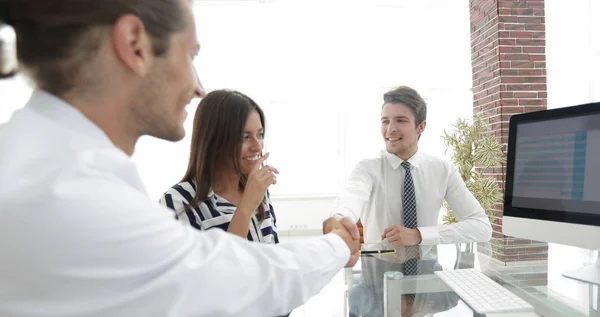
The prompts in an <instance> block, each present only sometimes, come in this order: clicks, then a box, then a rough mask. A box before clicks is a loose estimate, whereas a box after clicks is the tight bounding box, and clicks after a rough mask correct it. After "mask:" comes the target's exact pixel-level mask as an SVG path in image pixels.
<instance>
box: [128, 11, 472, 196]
mask: <svg viewBox="0 0 600 317" xmlns="http://www.w3.org/2000/svg"><path fill="white" fill-rule="evenodd" d="M353 3H354V4H348V2H339V1H337V2H336V1H321V2H314V1H300V0H296V1H266V2H262V3H261V2H259V1H254V2H253V1H243V2H240V1H237V2H226V3H222V2H219V1H197V2H196V3H195V13H196V23H197V28H198V34H199V39H200V43H201V45H202V50H201V52H200V55H199V57H198V59H197V63H196V66H197V70H198V73H199V75H200V77H201V79H202V81H203V83H204V85H205V86H206V87H207V89H209V90H212V89H219V88H232V89H238V90H240V91H242V92H244V93H246V94H248V95H249V96H250V97H252V98H253V99H254V100H256V101H257V102H258V103H259V104H260V105H261V107H262V108H263V109H264V111H265V114H266V116H267V139H266V151H269V152H271V156H270V158H269V162H268V163H269V164H270V165H273V166H275V167H277V168H278V169H279V170H280V172H281V174H280V175H279V176H278V184H277V185H276V186H273V187H272V189H271V192H272V195H273V196H274V197H281V196H286V197H288V196H303V197H306V196H324V195H325V196H335V195H337V193H338V192H339V190H340V188H341V186H343V184H344V181H345V178H346V176H347V174H348V172H349V171H350V169H351V168H352V166H353V165H354V164H356V163H357V162H358V161H359V160H360V159H363V158H366V157H368V156H370V155H373V154H376V153H377V152H378V151H379V150H380V149H382V148H383V141H382V140H381V136H380V120H379V116H380V111H381V105H382V95H383V93H384V92H385V91H387V90H389V89H390V88H392V87H393V86H396V85H408V86H412V87H414V88H416V89H417V90H418V91H419V92H420V93H421V94H422V95H423V96H424V97H425V98H426V99H427V100H428V103H429V111H428V126H427V129H426V132H425V134H424V135H423V137H422V138H421V141H420V145H421V148H422V149H423V150H424V151H427V152H430V153H433V154H438V155H444V150H443V147H442V146H443V144H442V141H441V134H442V131H443V130H444V129H446V128H448V127H449V126H450V125H451V124H452V123H453V122H454V121H455V120H456V118H457V117H459V116H470V115H471V114H472V93H471V91H470V88H471V61H470V44H469V43H470V33H469V7H468V3H466V2H464V1H453V2H452V3H449V2H444V3H445V5H441V4H440V5H439V6H438V5H435V6H433V5H432V6H430V5H427V4H419V3H418V2H410V1H401V2H397V3H400V5H394V4H393V3H389V4H386V5H378V4H377V3H375V2H353ZM416 30H418V31H416ZM194 108H195V107H194V105H192V106H190V109H189V110H188V112H189V113H190V116H189V117H188V122H187V126H188V134H189V133H191V121H192V120H193V111H194ZM144 141H146V140H144ZM182 143H183V144H185V145H181V144H178V145H173V144H162V143H161V141H157V140H147V142H142V143H140V145H139V146H138V153H137V154H140V155H139V157H140V159H139V160H138V162H139V163H140V164H141V167H140V168H141V170H142V175H143V176H144V178H145V180H146V183H147V184H148V186H149V190H150V192H151V196H153V197H156V196H157V195H158V196H160V195H161V194H162V193H163V192H164V190H165V189H166V188H167V187H169V186H171V185H172V184H173V183H175V182H177V181H178V179H179V178H180V177H181V176H182V175H183V171H184V170H185V165H187V151H188V150H187V146H188V145H187V144H189V136H188V137H186V139H185V140H184V141H183V142H182ZM155 144H160V145H159V146H158V147H156V146H155ZM149 147H152V150H150V149H149ZM142 153H143V154H144V155H141V154H142ZM152 153H154V154H155V155H152ZM159 153H160V155H159ZM162 153H168V154H162ZM147 154H150V155H147ZM148 157H152V158H153V160H154V162H150V161H149V160H148ZM182 157H184V158H185V159H182ZM136 159H137V155H136ZM157 163H158V164H157ZM180 164H183V165H184V166H183V167H182V166H179V165H180ZM157 166H162V167H161V168H160V169H158V168H156V167H157ZM163 168H165V169H166V170H163V171H160V170H161V169H163ZM158 184H160V185H158Z"/></svg>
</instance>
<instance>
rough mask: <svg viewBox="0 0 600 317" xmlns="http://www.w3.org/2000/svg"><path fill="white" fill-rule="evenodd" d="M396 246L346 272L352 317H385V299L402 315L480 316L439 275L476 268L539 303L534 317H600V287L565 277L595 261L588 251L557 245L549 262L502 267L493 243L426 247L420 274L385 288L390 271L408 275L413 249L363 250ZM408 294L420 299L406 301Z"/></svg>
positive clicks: (366, 246)
mask: <svg viewBox="0 0 600 317" xmlns="http://www.w3.org/2000/svg"><path fill="white" fill-rule="evenodd" d="M390 248H395V249H396V254H394V255H363V256H362V257H361V259H360V261H359V263H357V265H356V266H355V267H353V268H348V269H345V272H344V277H345V279H346V285H347V291H346V307H345V315H346V316H363V317H367V316H369V317H383V316H384V298H386V300H387V303H386V305H397V304H398V301H397V299H401V300H400V303H401V304H400V305H402V311H403V314H402V316H436V317H438V316H447V317H450V316H452V317H453V316H457V317H458V316H460V317H463V316H480V315H477V314H476V313H474V312H473V311H472V310H471V309H470V308H469V306H468V305H466V304H465V303H464V302H463V301H462V300H461V299H460V298H459V296H458V295H456V293H454V292H453V291H452V290H451V289H450V288H448V286H446V285H445V283H444V282H442V281H441V280H440V279H439V278H438V277H437V276H436V275H435V274H434V273H433V272H434V271H437V270H454V269H459V268H475V269H478V270H480V271H482V272H483V273H484V274H486V275H487V276H489V277H491V278H492V279H493V280H494V281H496V282H497V283H499V284H500V285H502V286H503V287H505V288H507V289H508V290H510V291H511V292H513V293H515V294H516V295H518V296H519V297H521V298H523V299H524V300H526V301H527V302H528V303H530V304H531V305H533V306H534V307H535V310H536V312H535V314H530V315H531V316H542V317H546V316H548V317H550V316H569V317H579V316H586V317H600V308H599V305H600V303H599V301H600V294H599V290H598V286H597V285H590V284H587V283H582V282H578V281H575V280H572V279H569V278H565V277H563V276H562V273H563V272H564V271H566V270H570V269H576V268H578V267H581V266H583V264H585V262H586V261H588V260H590V261H591V260H592V258H593V252H591V251H588V250H583V249H576V248H570V247H564V246H560V245H552V244H551V245H549V251H550V252H548V260H547V261H544V260H542V261H529V262H512V263H502V262H500V261H497V260H495V259H493V258H492V257H491V256H490V253H491V252H492V251H491V250H492V247H491V244H490V243H473V244H461V245H454V244H453V245H438V246H427V247H425V246H420V247H419V249H420V259H419V266H420V272H419V274H418V275H413V276H404V278H402V279H400V280H396V281H393V282H390V281H389V280H388V283H387V286H386V287H385V289H384V282H383V280H384V274H385V273H386V272H393V271H398V272H404V262H405V258H406V254H407V250H406V249H405V248H403V247H391V246H390V245H382V244H364V245H363V246H362V249H363V250H378V249H390ZM538 252H539V251H538ZM406 294H414V296H410V295H408V296H409V297H408V300H404V299H405V298H406V296H407V295H406ZM409 302H412V305H410V304H407V303H409ZM388 307H390V306H388ZM506 316H510V314H509V315H506ZM386 317H388V316H386ZM390 317H391V316H390Z"/></svg>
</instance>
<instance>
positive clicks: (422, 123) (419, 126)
mask: <svg viewBox="0 0 600 317" xmlns="http://www.w3.org/2000/svg"><path fill="white" fill-rule="evenodd" d="M425 126H427V122H426V121H425V120H423V122H421V123H419V125H418V126H417V132H418V133H419V135H421V133H423V131H425Z"/></svg>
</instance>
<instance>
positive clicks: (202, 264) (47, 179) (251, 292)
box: [0, 0, 359, 317]
mask: <svg viewBox="0 0 600 317" xmlns="http://www.w3.org/2000/svg"><path fill="white" fill-rule="evenodd" d="M192 12H193V11H192V1H191V0H0V21H4V22H5V23H7V24H9V25H11V26H12V27H13V28H14V30H15V33H16V37H17V52H18V60H19V65H20V67H21V68H22V69H23V70H25V72H26V74H27V75H29V77H31V79H32V80H33V82H34V83H35V84H36V90H35V91H34V93H33V94H32V96H31V98H30V100H29V102H28V103H27V105H26V106H25V107H24V108H23V109H21V110H19V111H17V112H16V113H15V114H14V115H13V116H12V118H11V119H10V121H8V122H7V123H6V124H5V125H4V126H3V127H2V129H0V256H1V257H2V260H0V316H3V317H4V316H12V317H25V316H36V317H43V316H47V317H59V316H60V317H66V316H78V317H84V316H88V317H91V316H110V317H121V316H123V317H125V316H127V317H130V316H131V317H138V316H140V317H141V316H144V317H146V316H157V317H184V316H211V317H212V316H244V317H247V316H250V317H254V316H256V317H263V316H276V315H281V314H284V313H288V312H290V311H291V310H292V309H293V308H295V307H297V306H299V305H301V304H302V303H303V302H304V301H306V300H307V299H308V298H310V297H311V296H312V295H314V294H316V293H317V292H318V291H319V290H320V289H321V288H322V287H323V286H324V285H326V284H327V283H328V282H329V280H331V278H332V277H333V276H335V274H336V273H337V272H339V271H340V269H341V268H342V267H343V266H344V265H352V264H354V263H355V262H356V260H357V252H358V248H359V247H358V238H359V236H358V230H357V229H356V225H354V224H353V223H352V222H351V221H349V219H347V220H343V221H341V222H338V221H337V220H334V219H331V218H330V219H328V220H326V221H325V222H324V224H323V228H324V230H323V231H324V232H325V233H329V234H326V235H324V236H322V237H317V238H313V239H311V240H305V241H304V240H303V241H298V242H290V243H286V244H280V245H277V246H273V245H264V244H258V243H255V244H252V243H249V242H248V241H246V240H244V239H241V238H239V237H237V236H234V235H231V234H228V233H225V232H224V231H222V230H210V231H206V232H200V231H197V230H194V229H193V228H192V227H191V226H184V225H182V224H181V223H178V222H177V221H176V220H175V219H174V218H173V217H172V213H171V212H170V210H169V209H167V208H165V207H162V206H160V205H159V204H157V203H155V202H152V201H151V200H150V199H149V197H148V196H147V194H146V192H145V189H144V186H143V184H142V182H141V180H140V177H139V175H138V172H137V170H136V166H135V165H134V164H133V162H132V161H131V158H130V156H131V154H132V153H133V152H134V149H135V144H136V142H137V140H138V139H139V138H140V136H142V135H151V136H154V137H157V138H161V139H165V140H170V141H176V140H180V139H181V138H183V136H184V133H185V131H184V128H183V122H184V119H185V117H186V111H185V107H186V105H187V104H188V103H189V102H190V101H191V100H192V98H194V97H203V96H204V90H203V88H202V86H201V85H200V82H199V80H198V77H197V76H196V72H195V71H194V67H193V63H192V60H193V57H194V55H196V54H197V53H198V50H199V49H200V46H199V43H198V41H197V39H196V26H195V23H194V21H195V20H194V17H193V13H192ZM1 62H2V61H1V60H0V68H2V65H1ZM347 228H348V229H347ZM348 230H349V231H351V232H352V235H351V233H350V232H349V231H348ZM351 254H352V255H351Z"/></svg>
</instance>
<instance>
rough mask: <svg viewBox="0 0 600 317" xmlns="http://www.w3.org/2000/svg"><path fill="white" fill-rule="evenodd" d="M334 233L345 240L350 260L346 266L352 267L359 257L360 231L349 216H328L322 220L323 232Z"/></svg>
mask: <svg viewBox="0 0 600 317" xmlns="http://www.w3.org/2000/svg"><path fill="white" fill-rule="evenodd" d="M328 233H335V234H337V235H338V236H340V238H342V239H343V240H344V242H346V245H347V246H348V248H349V249H350V260H348V263H346V267H352V266H354V264H356V262H358V258H359V257H360V233H359V232H358V227H357V226H356V223H355V222H354V221H352V219H351V218H350V217H336V216H334V217H330V218H327V219H326V220H325V221H323V234H328Z"/></svg>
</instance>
